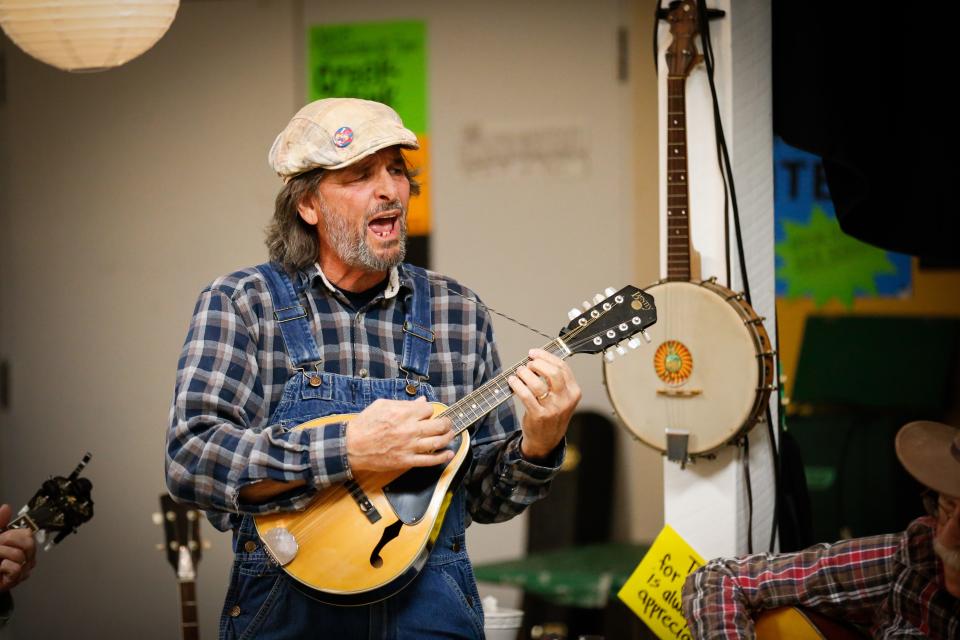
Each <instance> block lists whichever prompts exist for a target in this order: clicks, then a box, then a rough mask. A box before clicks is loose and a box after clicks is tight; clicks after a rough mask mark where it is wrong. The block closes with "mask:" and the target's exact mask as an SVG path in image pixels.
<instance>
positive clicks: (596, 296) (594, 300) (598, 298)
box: [593, 293, 604, 304]
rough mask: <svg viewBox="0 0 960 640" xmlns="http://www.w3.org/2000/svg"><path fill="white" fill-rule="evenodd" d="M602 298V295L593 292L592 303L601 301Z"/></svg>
mask: <svg viewBox="0 0 960 640" xmlns="http://www.w3.org/2000/svg"><path fill="white" fill-rule="evenodd" d="M603 300H604V298H603V296H602V295H600V294H599V293H595V294H593V303H594V304H597V303H599V302H603Z"/></svg>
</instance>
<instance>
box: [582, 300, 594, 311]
mask: <svg viewBox="0 0 960 640" xmlns="http://www.w3.org/2000/svg"><path fill="white" fill-rule="evenodd" d="M581 306H582V307H583V310H584V311H590V307H592V306H593V305H592V304H590V303H589V302H587V301H586V300H584V301H583V303H582V304H581Z"/></svg>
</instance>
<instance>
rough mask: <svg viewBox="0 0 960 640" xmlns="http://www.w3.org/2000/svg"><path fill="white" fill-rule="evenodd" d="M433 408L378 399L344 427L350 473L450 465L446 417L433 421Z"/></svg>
mask: <svg viewBox="0 0 960 640" xmlns="http://www.w3.org/2000/svg"><path fill="white" fill-rule="evenodd" d="M433 409H434V407H433V405H432V404H430V403H429V402H427V401H426V400H425V399H424V398H422V397H420V398H417V399H416V400H414V401H412V402H407V401H403V400H377V401H376V402H374V403H373V404H371V405H370V406H369V407H367V408H366V409H364V410H363V411H362V412H360V413H359V414H357V416H356V417H355V418H354V419H353V420H351V421H350V422H349V424H347V457H348V458H349V461H350V468H351V469H352V470H353V471H399V470H406V469H410V468H411V467H432V466H434V465H438V464H444V463H446V462H449V461H450V460H451V459H452V458H453V451H450V450H448V449H445V447H446V446H447V445H448V444H450V441H451V440H453V438H454V435H455V434H454V433H453V430H452V423H451V422H450V419H449V418H433V417H432V416H433Z"/></svg>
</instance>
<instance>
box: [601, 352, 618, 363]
mask: <svg viewBox="0 0 960 640" xmlns="http://www.w3.org/2000/svg"><path fill="white" fill-rule="evenodd" d="M615 357H616V356H615V355H614V354H613V351H604V352H603V359H604V360H606V361H607V362H613V359H614V358H615Z"/></svg>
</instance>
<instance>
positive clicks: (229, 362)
mask: <svg viewBox="0 0 960 640" xmlns="http://www.w3.org/2000/svg"><path fill="white" fill-rule="evenodd" d="M417 148H418V143H417V139H416V136H415V135H414V134H413V133H412V132H411V131H409V130H408V129H406V128H405V127H404V126H403V123H402V122H401V121H400V118H399V116H398V115H397V114H396V113H395V112H394V111H393V110H392V109H390V108H389V107H387V106H385V105H382V104H379V103H376V102H369V101H365V100H356V99H349V98H331V99H326V100H319V101H317V102H313V103H311V104H309V105H307V106H306V107H304V108H303V109H301V110H300V111H299V112H298V113H297V114H296V115H295V116H294V117H293V119H292V120H291V121H290V122H289V124H288V125H287V126H286V128H285V129H284V130H283V131H282V132H281V133H280V135H279V136H278V137H277V139H276V141H275V142H274V144H273V147H272V148H271V149H270V154H269V160H270V164H271V166H272V167H273V168H274V170H275V171H276V172H277V174H278V175H279V176H280V177H281V178H283V181H284V187H283V188H282V190H281V191H280V193H279V195H278V196H277V200H276V208H275V212H274V218H273V221H272V223H271V224H270V226H269V228H268V232H267V246H268V249H269V255H270V262H269V263H268V264H264V265H260V266H258V267H253V268H249V269H245V270H242V271H239V272H236V273H233V274H230V275H227V276H224V277H222V278H218V279H217V280H215V281H214V282H213V283H212V284H211V285H210V286H208V287H207V288H206V289H204V290H203V292H202V293H201V294H200V298H199V300H198V302H197V305H196V309H195V311H194V315H193V319H192V321H191V324H190V329H189V333H188V335H187V339H186V343H185V344H184V347H183V351H182V353H181V357H180V361H179V369H178V373H177V382H176V390H175V396H174V402H173V408H172V413H171V425H170V429H169V432H168V437H167V457H166V472H167V473H166V475H167V486H168V488H169V490H170V493H171V494H172V495H173V496H174V497H176V498H177V499H178V500H180V501H183V502H186V503H190V504H194V505H197V506H199V507H201V508H203V509H205V510H207V512H208V516H209V518H210V520H211V522H212V523H213V524H214V525H215V526H217V527H218V528H220V529H222V530H227V529H232V530H233V539H234V551H235V562H234V566H233V572H232V576H231V579H230V585H229V588H228V590H227V596H226V602H225V604H224V608H223V614H222V617H221V622H220V636H221V637H222V638H253V637H256V638H307V637H309V638H314V637H342V638H373V637H376V638H431V637H444V638H450V637H456V638H481V637H483V612H482V609H481V607H480V602H479V598H478V594H477V587H476V584H475V581H474V577H473V571H472V568H471V566H470V562H469V559H468V557H467V554H466V549H465V546H464V528H465V527H466V526H467V525H468V524H469V523H470V522H471V520H476V521H478V522H499V521H503V520H507V519H509V518H511V517H513V516H515V515H517V514H518V513H520V512H521V511H523V509H525V508H526V507H527V506H528V505H529V504H531V503H533V502H535V501H536V500H538V499H539V498H541V497H543V496H544V495H545V494H546V492H547V489H548V486H549V483H550V480H551V478H552V477H553V476H554V474H555V473H556V472H557V470H558V468H559V466H560V463H561V462H562V459H563V455H564V435H565V433H566V429H567V424H568V422H569V419H570V416H571V414H572V413H573V411H574V408H575V407H576V405H577V403H578V402H579V400H580V389H579V387H578V386H577V383H576V380H575V379H574V377H573V375H572V373H571V371H570V369H569V367H568V366H567V365H566V364H565V363H564V362H563V361H562V360H560V359H559V358H557V357H555V356H554V355H552V354H550V353H547V352H544V351H541V350H532V351H530V353H529V358H530V360H529V362H528V363H527V364H526V365H525V366H522V367H520V368H519V369H518V370H517V371H516V375H513V376H511V377H510V378H509V380H508V383H509V385H510V388H511V389H512V391H513V393H514V395H515V396H516V397H517V398H518V399H519V401H520V402H521V403H522V404H523V406H524V409H525V411H524V417H523V420H522V424H521V425H520V426H519V427H518V426H517V424H516V419H515V417H514V413H513V410H512V408H511V406H510V403H509V402H508V403H506V404H503V405H500V407H499V408H498V409H497V410H495V411H494V412H492V413H491V414H489V415H488V416H486V417H485V418H484V419H483V420H482V421H480V422H479V423H478V424H477V425H476V426H475V427H474V428H473V430H472V454H473V456H472V461H471V462H469V463H466V464H469V466H468V467H467V471H466V475H465V476H464V479H463V481H462V483H460V485H459V488H458V489H457V491H456V492H455V494H454V496H453V498H452V501H451V502H450V505H449V507H448V509H447V511H446V517H445V519H444V521H443V526H442V529H441V530H440V532H439V536H438V538H437V540H436V543H435V546H434V547H433V550H432V552H431V553H430V556H429V559H428V560H427V562H426V566H425V567H424V568H423V570H422V571H421V572H420V574H419V575H418V576H417V577H416V578H415V579H414V580H413V582H412V583H410V585H409V586H407V587H406V588H404V589H402V590H401V591H399V592H398V593H397V594H396V595H393V596H391V597H388V598H386V599H385V600H382V601H379V602H376V603H374V604H371V605H364V606H355V607H336V606H331V605H327V604H321V603H320V602H318V601H317V600H315V599H313V598H311V594H310V592H309V590H308V589H305V588H304V587H303V586H302V585H300V584H298V583H296V582H295V581H294V580H292V579H291V578H289V577H288V576H287V575H286V574H285V573H284V572H283V571H282V570H281V569H280V568H279V566H278V565H277V563H276V562H275V561H274V560H273V559H272V558H271V557H270V555H269V554H268V553H267V552H266V550H265V549H264V547H263V544H262V543H261V541H260V539H259V538H258V536H257V534H256V532H255V530H254V527H253V521H252V518H251V516H252V515H255V514H263V513H268V512H275V511H294V510H302V509H304V508H305V507H306V506H307V505H308V504H309V503H310V502H311V501H312V499H313V498H314V497H315V496H316V494H317V492H318V491H320V490H323V489H325V488H326V487H329V486H331V485H333V484H336V483H343V482H347V481H350V480H352V479H353V478H354V477H355V474H357V473H361V472H374V471H399V470H407V469H411V468H413V467H428V466H435V465H438V464H441V463H445V462H447V461H448V460H450V459H451V457H452V455H453V454H452V452H451V451H450V450H448V449H446V448H445V447H447V445H448V444H450V442H451V440H452V438H453V435H454V434H453V432H452V431H451V423H450V421H449V419H446V418H433V417H432V416H433V411H432V408H431V405H430V404H429V402H428V401H439V402H443V403H445V404H452V403H454V402H455V401H456V400H459V399H461V398H463V397H464V396H465V395H467V394H469V393H470V392H471V391H472V390H474V389H476V388H477V387H479V386H480V385H482V384H484V383H485V382H486V381H488V380H489V379H491V378H492V377H494V376H495V375H497V374H498V372H499V368H500V362H499V357H498V355H497V351H496V347H495V345H494V341H493V331H492V327H491V322H490V318H489V316H488V315H487V313H486V312H485V311H484V308H483V307H482V306H479V305H478V304H477V303H476V302H475V300H476V296H475V294H473V292H471V291H470V290H468V289H467V288H465V287H463V286H462V285H460V284H459V283H457V282H456V281H454V280H452V279H450V278H446V277H444V276H441V275H439V274H436V273H433V272H430V271H426V270H424V269H420V268H417V267H414V266H411V265H409V264H405V263H403V262H402V260H403V257H404V245H405V239H406V215H407V205H408V203H409V200H410V197H411V196H415V195H416V194H417V193H418V190H419V185H418V184H417V182H416V181H415V179H414V177H413V172H412V171H411V170H410V168H409V166H408V164H407V161H406V160H405V158H404V155H403V149H417ZM344 413H355V414H356V415H355V416H354V417H353V418H352V419H351V420H349V421H346V420H344V421H335V422H333V423H331V424H327V425H325V426H323V427H318V428H309V429H299V430H295V429H293V427H295V426H296V425H298V424H300V423H303V422H305V421H307V420H311V419H314V418H317V417H321V416H328V415H333V414H344ZM390 521H392V519H391V518H385V519H384V521H381V525H382V524H383V522H390ZM344 542H345V543H346V542H349V541H348V540H345V541H344Z"/></svg>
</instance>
